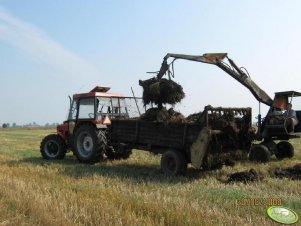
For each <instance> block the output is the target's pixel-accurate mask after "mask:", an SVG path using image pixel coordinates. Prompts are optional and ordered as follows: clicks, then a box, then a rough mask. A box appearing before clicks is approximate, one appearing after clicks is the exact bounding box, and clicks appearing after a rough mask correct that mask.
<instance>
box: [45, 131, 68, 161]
mask: <svg viewBox="0 0 301 226" xmlns="http://www.w3.org/2000/svg"><path fill="white" fill-rule="evenodd" d="M40 152H41V155H42V157H43V158H44V159H47V160H56V159H63V158H64V157H65V155H66V152H67V147H66V145H65V142H64V140H63V138H61V137H60V136H59V135H57V134H50V135H48V136H46V137H45V138H44V139H43V140H42V142H41V145H40Z"/></svg>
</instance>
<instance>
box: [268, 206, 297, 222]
mask: <svg viewBox="0 0 301 226" xmlns="http://www.w3.org/2000/svg"><path fill="white" fill-rule="evenodd" d="M267 214H268V216H269V217H270V218H271V219H273V220H274V221H276V222H278V223H282V224H294V223H296V222H297V221H298V215H297V214H296V213H295V212H294V211H293V210H291V209H289V208H286V207H283V206H271V207H269V208H268V210H267Z"/></svg>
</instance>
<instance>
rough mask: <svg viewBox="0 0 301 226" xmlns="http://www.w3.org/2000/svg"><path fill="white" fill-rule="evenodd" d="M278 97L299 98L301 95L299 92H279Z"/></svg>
mask: <svg viewBox="0 0 301 226" xmlns="http://www.w3.org/2000/svg"><path fill="white" fill-rule="evenodd" d="M275 95H276V96H278V95H279V96H287V97H299V96H301V93H299V92H297V91H284V92H277V93H275Z"/></svg>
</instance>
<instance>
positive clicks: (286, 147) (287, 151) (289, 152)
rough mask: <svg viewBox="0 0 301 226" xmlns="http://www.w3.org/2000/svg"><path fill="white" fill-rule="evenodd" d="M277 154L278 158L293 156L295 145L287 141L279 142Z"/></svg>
mask: <svg viewBox="0 0 301 226" xmlns="http://www.w3.org/2000/svg"><path fill="white" fill-rule="evenodd" d="M275 156H276V158H277V159H283V158H292V157H293V156H294V146H293V145H292V144H291V143H289V142H287V141H281V142H279V143H278V144H277V152H276V153H275Z"/></svg>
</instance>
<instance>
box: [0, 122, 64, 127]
mask: <svg viewBox="0 0 301 226" xmlns="http://www.w3.org/2000/svg"><path fill="white" fill-rule="evenodd" d="M0 125H1V124H0ZM57 125H58V123H49V122H47V123H45V124H44V125H39V124H37V123H36V122H32V123H26V124H23V125H18V124H17V123H15V122H14V123H12V124H10V123H2V128H35V127H46V128H52V127H56V126H57Z"/></svg>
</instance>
